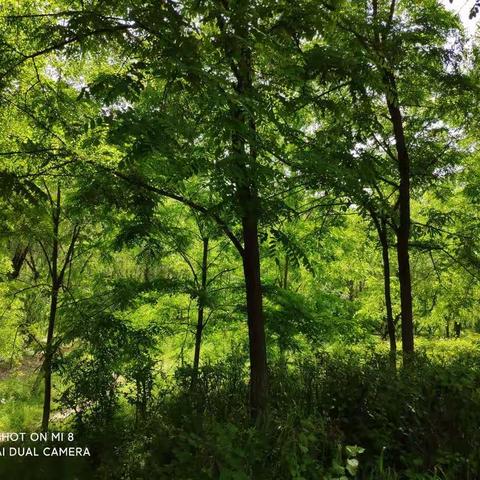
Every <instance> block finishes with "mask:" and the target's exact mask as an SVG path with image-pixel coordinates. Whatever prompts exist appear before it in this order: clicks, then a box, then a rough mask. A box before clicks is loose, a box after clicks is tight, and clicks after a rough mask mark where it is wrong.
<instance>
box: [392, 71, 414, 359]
mask: <svg viewBox="0 0 480 480" xmlns="http://www.w3.org/2000/svg"><path fill="white" fill-rule="evenodd" d="M386 82H387V88H388V94H387V103H388V111H389V114H390V120H391V122H392V126H393V132H394V136H395V147H396V150H397V159H398V172H399V176H400V185H399V224H398V229H397V258H398V278H399V282H400V306H401V312H402V350H403V352H404V353H406V354H410V353H413V351H414V335H413V305H412V281H411V274H410V258H409V240H410V223H411V221H410V157H409V155H408V149H407V143H406V140H405V133H404V129H403V118H402V112H401V111H400V107H399V104H398V95H397V88H396V83H395V79H394V77H393V75H391V74H386Z"/></svg>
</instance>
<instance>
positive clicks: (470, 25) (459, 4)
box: [440, 0, 480, 36]
mask: <svg viewBox="0 0 480 480" xmlns="http://www.w3.org/2000/svg"><path fill="white" fill-rule="evenodd" d="M440 1H441V3H443V4H444V5H445V6H446V7H447V8H448V9H449V10H452V11H453V12H456V13H458V14H459V15H460V18H461V19H462V21H463V24H464V25H465V29H466V31H467V32H468V33H469V34H470V35H472V36H473V34H474V33H475V28H476V25H477V24H478V21H479V18H480V15H478V16H477V18H473V19H471V20H470V19H469V18H468V16H469V14H470V10H471V8H472V6H473V4H474V2H475V0H453V2H452V3H450V2H449V0H440Z"/></svg>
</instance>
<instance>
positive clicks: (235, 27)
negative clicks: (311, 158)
mask: <svg viewBox="0 0 480 480" xmlns="http://www.w3.org/2000/svg"><path fill="white" fill-rule="evenodd" d="M232 5H234V11H232V12H231V13H232V15H231V17H230V20H229V22H230V27H231V29H232V32H229V31H228V29H227V25H226V19H225V17H224V16H219V17H218V18H217V20H218V24H219V27H220V29H221V30H222V32H223V33H224V34H225V39H224V41H225V43H224V53H225V56H226V59H227V60H228V62H229V63H230V65H231V71H232V75H233V76H234V77H235V80H236V84H235V87H234V88H235V92H236V94H237V96H238V97H239V101H238V100H234V101H233V102H232V105H231V117H232V121H233V124H234V125H236V127H235V128H234V130H233V131H232V163H233V164H232V167H233V168H232V183H234V184H235V186H236V190H237V195H236V197H237V202H238V207H239V210H240V211H241V219H242V236H243V253H242V260H243V271H244V277H245V289H246V297H247V317H248V338H249V347H250V413H251V417H252V419H254V420H257V421H258V420H260V419H261V418H263V416H264V415H263V414H264V413H265V410H266V405H267V349H266V343H265V325H264V318H263V306H262V285H261V277H260V249H259V242H258V217H259V211H260V207H261V205H260V203H261V202H260V198H259V197H258V194H257V186H256V175H257V172H256V170H257V149H256V144H255V138H256V124H255V117H254V113H253V111H252V110H250V109H248V108H246V107H245V105H246V104H248V101H249V100H250V98H251V96H253V94H254V87H253V77H254V68H253V62H252V50H251V47H250V45H251V41H252V39H251V36H250V32H249V27H248V20H247V18H248V17H247V15H246V13H247V11H248V7H249V2H248V1H246V0H242V1H240V2H238V3H235V4H232ZM225 7H226V8H230V6H229V4H228V3H225ZM257 423H258V422H257Z"/></svg>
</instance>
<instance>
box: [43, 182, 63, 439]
mask: <svg viewBox="0 0 480 480" xmlns="http://www.w3.org/2000/svg"><path fill="white" fill-rule="evenodd" d="M52 208H53V211H52V227H53V231H52V254H51V258H50V263H49V269H50V280H51V284H52V287H51V294H50V314H49V316H48V331H47V343H46V345H45V360H44V363H43V369H44V380H45V389H44V394H43V416H42V430H43V431H46V430H48V424H49V421H50V409H51V397H52V363H53V354H54V352H53V334H54V331H55V319H56V316H57V306H58V292H59V290H60V283H61V282H60V280H59V275H58V253H59V246H58V241H59V239H58V233H59V226H60V186H58V187H57V201H56V205H53V201H52Z"/></svg>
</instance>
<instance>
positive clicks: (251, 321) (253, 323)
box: [242, 214, 267, 419]
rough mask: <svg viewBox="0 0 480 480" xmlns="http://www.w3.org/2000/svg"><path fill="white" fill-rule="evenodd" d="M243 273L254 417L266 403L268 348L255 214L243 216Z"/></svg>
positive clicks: (263, 408) (262, 410)
mask: <svg viewBox="0 0 480 480" xmlns="http://www.w3.org/2000/svg"><path fill="white" fill-rule="evenodd" d="M242 227H243V241H244V256H243V272H244V276H245V289H246V296H247V315H248V338H249V346H250V412H251V416H252V418H253V419H259V418H260V417H262V416H263V414H264V412H265V409H266V403H267V349H266V344H265V325H264V319H263V306H262V284H261V280H260V254H259V244H258V221H257V219H256V217H255V216H254V215H252V214H250V215H246V216H245V217H243V219H242Z"/></svg>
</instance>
